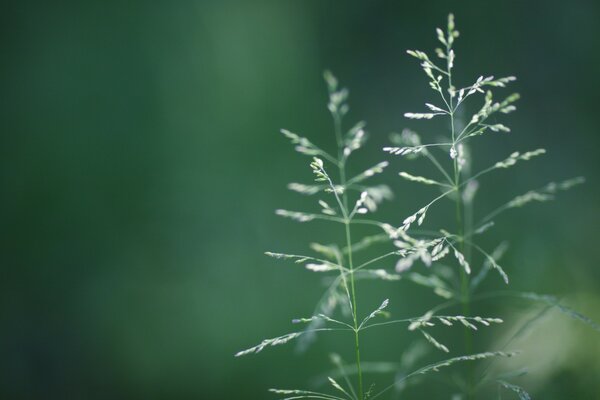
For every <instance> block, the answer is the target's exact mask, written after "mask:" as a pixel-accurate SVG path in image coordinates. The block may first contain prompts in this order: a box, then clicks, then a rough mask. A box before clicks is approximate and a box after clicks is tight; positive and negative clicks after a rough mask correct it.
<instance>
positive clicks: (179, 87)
mask: <svg viewBox="0 0 600 400" xmlns="http://www.w3.org/2000/svg"><path fill="white" fill-rule="evenodd" d="M3 5H4V7H3V8H2V13H0V15H1V16H0V18H1V19H2V23H1V25H0V26H1V28H0V29H1V30H2V32H1V35H0V41H1V43H2V62H1V63H0V68H1V78H0V79H1V88H2V89H1V90H2V96H1V98H2V107H1V108H0V109H1V113H2V122H3V123H2V125H3V128H2V135H1V140H2V147H1V148H2V157H0V165H1V169H0V174H1V175H0V176H1V179H2V181H1V182H2V183H1V188H2V204H3V205H2V207H1V208H0V216H1V222H2V226H3V227H4V229H3V232H4V234H3V238H2V241H1V243H2V244H1V249H2V251H1V253H0V254H1V257H2V275H1V280H0V282H1V284H0V285H1V287H0V289H1V290H0V296H1V303H0V349H1V351H0V354H1V356H0V371H1V373H0V397H2V398H7V399H9V398H10V399H21V398H22V399H25V398H44V399H50V398H61V399H63V398H82V399H83V398H86V399H96V398H97V399H99V398H127V399H159V398H169V399H179V398H181V399H188V398H190V399H191V398H201V399H263V398H272V397H271V396H269V395H268V394H267V393H266V391H265V389H266V388H268V387H273V386H277V387H297V386H299V387H308V386H307V385H309V382H310V380H311V378H312V377H314V375H315V374H317V373H320V372H322V371H324V370H326V369H327V368H328V367H326V365H328V364H327V363H328V361H327V359H328V356H327V354H328V352H329V351H330V349H335V350H336V351H339V352H341V353H342V354H343V355H344V356H346V353H345V351H344V349H345V348H348V347H349V346H350V345H351V341H350V340H347V339H350V338H345V337H333V336H327V337H325V336H323V337H322V338H320V340H318V341H317V342H316V343H315V345H314V347H312V348H311V349H309V351H308V352H307V353H305V354H304V355H303V356H302V355H299V354H296V352H294V346H287V347H286V346H282V347H279V348H277V349H270V351H265V352H264V353H261V354H259V355H257V356H253V357H247V358H242V359H235V358H234V357H233V354H234V353H235V352H236V351H238V350H240V349H243V348H245V347H248V346H250V345H253V344H255V343H257V342H258V341H259V340H260V339H262V338H264V337H270V336H276V335H278V334H282V333H285V332H287V331H288V330H289V329H291V327H290V319H291V318H294V317H299V316H307V315H309V314H310V313H311V312H312V309H313V307H314V304H315V302H316V300H317V299H318V296H319V295H320V293H321V290H322V286H321V285H320V282H319V281H318V280H317V279H316V278H315V276H314V275H313V274H309V273H307V272H306V271H303V270H301V269H300V268H295V267H294V265H289V264H280V263H276V262H274V261H273V260H271V259H266V257H264V256H263V255H262V253H263V251H265V250H274V251H284V252H285V251H289V252H304V251H305V248H306V244H307V243H308V242H309V241H315V240H316V241H321V242H327V241H329V240H334V239H335V238H338V237H339V235H340V234H341V232H339V227H329V226H327V225H322V224H319V223H313V224H302V225H299V224H295V223H293V222H291V221H288V220H281V219H280V218H278V217H276V216H275V215H274V213H273V210H274V209H275V208H279V207H283V208H288V209H315V208H314V205H313V203H312V202H311V201H308V200H307V199H306V198H303V197H301V196H298V195H295V194H294V193H291V192H289V191H287V190H286V188H285V185H286V184H287V182H289V181H303V182H309V181H310V180H311V176H310V175H311V174H310V171H309V169H308V167H307V160H306V159H304V158H303V157H302V156H300V155H297V154H295V153H294V152H293V151H292V149H291V147H290V146H289V143H287V142H286V140H284V138H283V137H282V136H281V135H280V134H279V133H278V131H279V129H280V128H288V129H290V130H292V131H295V132H298V133H301V134H303V135H306V136H308V137H310V138H311V139H313V140H314V141H315V142H317V143H322V144H323V145H324V146H333V145H334V140H333V133H332V128H331V122H330V117H329V115H328V113H327V110H326V108H325V104H326V90H325V85H324V83H323V81H322V75H321V74H322V71H323V70H324V69H325V68H329V69H331V70H332V71H333V72H334V73H335V74H336V75H337V76H338V78H339V79H340V81H341V82H342V84H343V85H344V86H347V87H349V88H350V91H351V96H350V105H351V112H350V116H349V118H348V120H349V122H354V121H357V120H359V119H365V120H366V121H367V122H368V131H369V133H370V136H371V140H370V141H369V143H368V145H367V148H366V149H365V150H361V151H360V152H359V153H357V156H356V157H355V160H354V162H355V164H354V165H355V166H356V167H355V170H354V172H359V171H360V170H361V169H362V168H363V167H367V166H370V165H372V164H374V163H375V162H377V161H379V160H382V159H384V158H385V157H386V156H385V155H384V154H383V153H382V152H381V150H380V149H381V147H382V146H383V145H385V144H387V137H388V134H389V133H390V132H392V131H400V130H401V129H402V128H404V127H406V126H410V127H413V128H415V129H417V130H420V129H422V128H425V129H427V124H426V123H425V124H419V123H413V122H410V121H407V120H405V119H404V118H403V117H402V114H403V113H404V112H406V111H419V110H420V109H421V105H422V103H423V102H425V101H430V100H431V99H432V98H433V97H432V92H431V91H430V90H429V89H428V87H427V82H426V79H425V77H424V76H423V74H422V72H421V71H420V69H419V68H418V66H417V63H416V62H415V61H414V60H413V59H410V57H408V56H407V55H406V54H405V50H406V49H408V48H418V49H423V50H431V49H432V48H433V47H434V46H435V34H434V28H435V27H436V26H441V25H443V24H444V21H445V17H446V15H447V13H448V12H450V11H452V12H454V13H455V15H456V19H457V27H458V29H459V30H460V31H461V33H462V35H461V37H460V38H459V40H458V42H457V45H456V51H457V57H458V58H457V71H458V72H457V79H458V80H459V82H461V83H463V84H465V85H466V84H468V83H470V82H471V81H472V80H473V79H474V78H476V77H477V76H479V75H480V74H494V75H497V76H502V75H516V76H517V77H518V78H519V80H518V81H517V83H516V84H515V85H514V88H515V90H518V91H519V92H520V93H521V94H522V100H521V101H520V103H519V105H518V108H519V110H518V112H517V113H515V114H511V115H510V117H509V118H507V119H505V121H507V123H508V124H509V125H510V126H511V127H512V129H513V132H512V133H510V134H508V135H504V134H503V135H496V136H494V137H493V138H490V139H486V140H483V139H482V140H478V141H477V144H476V147H475V149H474V157H475V162H476V164H477V166H480V167H481V166H485V165H488V164H490V163H491V162H495V161H496V160H498V159H501V158H503V157H505V156H506V155H508V154H509V153H510V152H511V151H513V149H517V150H528V149H533V148H536V147H545V148H546V149H547V150H548V155H547V157H545V158H544V159H539V160H537V161H532V162H531V163H530V164H528V165H527V166H526V167H525V168H514V169H512V170H509V171H507V172H505V173H498V174H495V175H494V176H493V178H490V179H488V180H483V181H482V188H481V189H482V190H481V196H480V199H479V201H480V202H481V203H480V204H482V205H481V209H480V212H481V213H484V212H485V210H489V209H492V208H493V207H495V206H496V205H498V204H501V203H502V202H503V201H506V200H509V199H510V198H512V197H513V196H514V195H517V194H521V193H522V192H525V191H527V190H528V189H529V188H532V187H538V186H541V185H543V184H545V183H546V182H549V181H551V180H560V179H565V178H569V177H572V176H578V175H585V176H586V177H587V183H586V184H585V185H584V186H580V187H577V188H575V189H573V190H572V191H571V192H568V193H564V194H561V195H560V196H559V199H558V200H557V201H556V202H551V203H544V204H541V205H537V206H532V207H528V208H524V209H519V210H517V211H515V212H511V213H508V214H506V216H505V217H504V218H503V219H501V220H499V221H498V224H497V227H496V228H495V229H494V230H493V231H491V232H490V234H489V235H488V236H487V237H486V239H485V240H486V242H485V245H486V246H487V248H490V247H493V246H494V245H495V244H497V243H498V242H499V241H500V240H501V239H503V238H506V239H509V240H510V243H511V247H510V251H509V252H508V254H507V256H506V258H505V260H504V266H505V267H506V269H507V272H508V273H509V274H510V275H511V278H512V282H513V283H512V285H513V288H515V289H526V290H533V291H537V292H543V293H551V294H556V295H558V296H561V297H564V298H565V301H566V302H568V303H569V304H571V305H573V306H574V307H576V308H578V309H580V310H582V311H584V312H586V313H587V314H589V315H590V316H593V317H595V318H596V319H600V312H599V311H598V310H599V307H600V272H599V270H598V265H599V261H600V252H599V251H598V244H597V238H598V222H600V221H599V218H598V215H599V214H598V211H599V205H600V203H599V202H598V194H599V193H598V185H597V183H596V182H597V179H598V178H599V177H600V171H599V169H598V167H599V161H598V152H597V149H598V146H599V145H600V139H599V137H600V136H599V133H600V132H599V131H598V128H597V127H598V110H597V107H598V93H599V89H600V74H598V65H599V64H600V51H599V50H600V23H599V21H600V3H599V2H597V1H593V0H589V1H584V0H578V1H569V2H564V1H554V0H552V1H544V2H540V1H502V2H481V1H460V2H458V1H453V2H450V1H446V0H444V1H442V0H437V1H414V2H399V1H362V2H341V1H329V0H314V1H299V0H293V1H292V0H290V1H284V0H272V1H260V0H259V1H250V0H243V1H242V0H241V1H238V2H233V1H213V2H208V1H196V2H191V1H171V2H169V1H156V2H142V1H140V2H134V1H121V2H116V1H115V2H113V1H104V2H101V1H71V2H44V1H38V2H30V1H16V2H4V4H3ZM424 137H425V140H429V139H431V136H427V135H426V134H425V133H424ZM329 148H331V147H329ZM411 168H412V166H410V165H406V164H404V163H402V162H400V161H396V160H395V161H394V163H393V164H392V167H391V168H390V171H388V173H387V174H386V175H385V179H386V180H387V181H388V182H390V183H391V184H392V186H393V189H394V191H395V193H396V198H395V200H394V202H393V203H391V204H389V205H388V206H387V207H384V209H383V210H382V215H381V216H380V218H381V219H387V220H389V221H393V222H396V223H397V222H399V221H401V220H402V219H403V218H404V217H405V216H406V215H408V214H409V213H411V212H412V211H414V210H415V207H417V206H419V204H420V201H421V200H422V199H425V198H429V197H430V196H431V191H427V190H423V191H421V190H419V189H420V188H418V187H416V186H415V185H410V184H408V183H405V182H400V181H399V180H397V179H396V178H394V176H395V175H396V173H397V172H398V171H399V170H401V169H409V170H410V169H411ZM478 210H479V209H478ZM478 215H483V214H478ZM436 216H437V218H441V219H442V220H443V219H444V218H445V216H444V213H443V212H441V211H440V212H439V213H438V214H436ZM321 238H322V239H321ZM392 265H393V262H390V263H389V264H388V265H386V266H392ZM501 285H502V284H501V283H499V280H498V279H491V282H490V287H494V288H500V287H501ZM359 296H362V297H361V299H362V304H364V307H363V310H367V309H372V308H374V307H376V306H377V305H378V304H379V302H380V301H381V299H382V298H385V297H389V298H391V299H392V305H393V306H391V310H392V311H393V312H394V314H395V315H396V316H398V317H403V316H412V315H415V314H418V313H422V312H423V311H425V310H426V309H427V307H429V306H431V305H432V304H435V302H436V301H438V300H437V299H436V298H434V296H433V295H431V294H430V293H429V292H428V291H426V290H422V289H417V288H414V287H412V286H411V285H409V284H405V283H403V282H401V283H393V284H384V285H378V286H373V287H371V286H370V285H361V286H359ZM486 307H487V308H486V310H487V311H486V312H489V313H495V315H499V316H502V317H503V318H505V319H507V321H509V320H510V321H512V322H516V321H517V320H518V319H519V318H521V317H524V316H525V315H528V314H527V313H529V312H530V309H529V308H528V306H527V304H526V303H522V302H521V303H518V302H514V303H511V302H508V301H502V302H500V301H496V302H493V303H489V304H487V306H486ZM510 323H511V322H509V323H508V324H507V325H506V326H505V327H504V328H497V329H496V330H495V332H496V333H491V332H492V331H488V332H490V333H488V334H487V336H485V335H484V336H482V338H481V339H480V342H478V350H481V349H484V348H490V347H494V345H495V343H496V342H495V341H496V340H499V339H498V338H500V337H501V335H502V333H503V332H505V331H510V327H511V325H510ZM373 332H374V333H370V334H368V335H367V334H365V339H364V358H365V359H367V360H377V359H384V360H386V361H397V360H398V359H399V357H400V355H401V354H402V352H403V351H404V350H405V349H406V348H407V347H409V346H410V345H411V343H412V340H413V339H414V335H412V334H410V333H408V332H406V330H405V329H404V328H400V327H396V328H389V329H385V330H381V331H379V333H377V331H373ZM590 332H591V330H590V329H587V328H586V327H583V326H582V325H581V324H578V323H576V322H574V321H571V320H569V319H567V318H565V317H563V316H561V315H559V314H556V313H552V314H550V315H549V317H547V318H545V319H544V320H542V321H541V322H540V323H539V325H538V327H537V329H536V330H535V331H533V332H532V333H531V335H530V339H529V340H530V341H529V342H525V343H523V344H522V348H524V350H530V351H529V353H527V352H525V356H524V358H523V360H521V362H522V363H523V364H526V363H525V360H527V361H528V362H529V363H530V364H531V365H532V367H531V370H530V373H529V377H527V378H525V379H523V380H521V381H520V382H521V383H522V384H523V385H524V386H525V387H527V388H528V389H531V392H532V394H534V395H535V398H540V399H541V398H543V399H575V398H576V399H593V398H599V397H598V393H600V382H598V380H597V377H598V376H600V361H598V360H599V359H600V345H599V343H600V341H599V336H598V335H597V334H596V335H594V334H593V332H592V333H590ZM458 333H460V332H458ZM457 338H460V335H457ZM457 343H460V342H457ZM540 343H544V344H545V345H544V346H540ZM456 350H457V351H458V350H460V348H458V349H456ZM428 357H430V359H431V360H436V359H440V355H439V354H435V353H433V354H431V355H429V356H428ZM517 363H518V362H517ZM520 366H521V365H520V364H517V367H520ZM391 378H392V377H391V376H387V377H385V378H384V379H387V381H388V382H389V381H390V379H391ZM432 382H435V380H434V381H432ZM438 386H439V388H437V387H438ZM449 393H451V392H449V391H448V390H447V389H446V388H444V386H443V385H441V384H440V385H426V386H420V387H415V388H412V389H410V392H407V395H408V397H410V398H449V397H450V396H449ZM506 396H507V398H509V397H508V396H509V394H506Z"/></svg>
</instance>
